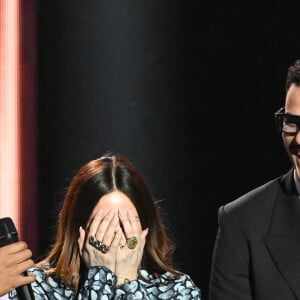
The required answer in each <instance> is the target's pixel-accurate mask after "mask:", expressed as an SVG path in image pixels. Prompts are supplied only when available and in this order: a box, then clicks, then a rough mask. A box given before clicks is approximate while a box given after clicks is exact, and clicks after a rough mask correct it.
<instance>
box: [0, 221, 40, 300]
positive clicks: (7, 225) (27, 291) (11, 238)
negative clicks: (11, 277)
mask: <svg viewBox="0 0 300 300" xmlns="http://www.w3.org/2000/svg"><path fill="white" fill-rule="evenodd" d="M18 241H19V235H18V232H17V229H16V227H15V224H14V222H13V220H12V219H11V218H9V217H5V218H1V219H0V247H2V246H5V245H9V244H12V243H15V242H18ZM21 275H23V276H27V275H28V274H27V271H25V272H23V273H22V274H21ZM16 292H17V295H18V298H19V299H20V300H34V295H33V291H32V288H31V285H30V284H25V285H22V286H19V287H17V288H16Z"/></svg>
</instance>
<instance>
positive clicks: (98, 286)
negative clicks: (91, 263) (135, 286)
mask: <svg viewBox="0 0 300 300" xmlns="http://www.w3.org/2000/svg"><path fill="white" fill-rule="evenodd" d="M116 282H117V278H116V275H115V274H114V273H113V272H111V271H110V270H109V269H107V268H106V267H90V268H89V270H88V273H87V277H86V280H85V282H84V284H83V286H82V288H81V289H80V291H79V294H78V300H86V299H93V300H100V299H101V300H106V299H107V300H108V299H113V296H114V292H115V286H116Z"/></svg>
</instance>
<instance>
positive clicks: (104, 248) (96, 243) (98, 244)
mask: <svg viewBox="0 0 300 300" xmlns="http://www.w3.org/2000/svg"><path fill="white" fill-rule="evenodd" d="M89 243H90V245H92V246H93V247H95V248H96V249H97V250H100V251H101V252H102V253H107V252H108V250H109V247H108V246H106V245H104V244H103V243H102V242H100V241H98V240H97V239H96V238H95V237H94V236H92V235H91V236H90V237H89Z"/></svg>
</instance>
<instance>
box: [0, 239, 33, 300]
mask: <svg viewBox="0 0 300 300" xmlns="http://www.w3.org/2000/svg"><path fill="white" fill-rule="evenodd" d="M31 255H32V252H31V251H30V250H29V249H28V248H27V244H26V243H25V242H23V241H20V242H16V243H13V244H10V245H7V246H4V247H1V248H0V296H3V295H5V294H7V293H8V292H9V291H11V290H12V289H15V288H16V287H19V286H21V285H24V284H29V283H32V282H33V281H34V280H35V276H34V275H32V274H30V275H28V276H22V275H21V273H23V272H24V271H26V270H27V269H28V268H30V267H32V266H33V261H32V259H31Z"/></svg>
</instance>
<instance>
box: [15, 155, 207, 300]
mask: <svg viewBox="0 0 300 300" xmlns="http://www.w3.org/2000/svg"><path fill="white" fill-rule="evenodd" d="M173 251H174V247H173V244H172V243H171V241H170V239H169V238H168V236H167V232H166V228H165V226H164V223H163V219H162V215H161V212H160V208H159V206H158V204H157V202H156V201H155V199H154V197H153V195H152V193H151V191H150V190H149V188H148V186H147V183H146V182H145V180H144V178H143V176H142V175H141V174H140V173H139V172H138V170H137V169H136V167H135V166H134V165H133V164H132V163H131V162H129V161H128V160H127V159H126V158H124V157H121V156H117V155H114V156H104V157H102V158H100V159H96V160H92V161H90V162H89V163H87V164H86V165H84V166H83V167H82V168H81V169H80V170H79V172H78V173H77V174H76V175H75V176H74V178H73V180H72V182H71V184H70V186H69V188H68V190H67V193H66V196H65V199H64V202H63V206H62V209H61V211H60V214H59V217H58V222H57V235H56V241H55V243H54V246H53V247H52V249H51V250H50V252H49V254H48V256H47V257H46V259H45V260H43V261H41V262H39V263H37V264H36V266H35V267H34V268H32V269H30V270H29V271H30V272H32V273H33V274H35V275H36V281H35V282H34V283H32V289H33V291H34V295H35V298H36V299H197V300H198V299H200V295H201V292H200V289H199V288H198V287H197V286H196V285H195V284H194V283H193V281H192V280H191V278H190V277H189V276H188V275H187V274H184V273H181V272H179V271H177V270H176V269H174V267H173V266H172V253H173ZM10 298H11V299H18V296H17V294H16V291H15V290H13V291H12V292H11V293H10Z"/></svg>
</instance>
